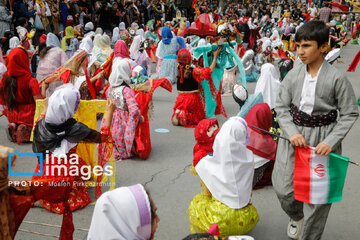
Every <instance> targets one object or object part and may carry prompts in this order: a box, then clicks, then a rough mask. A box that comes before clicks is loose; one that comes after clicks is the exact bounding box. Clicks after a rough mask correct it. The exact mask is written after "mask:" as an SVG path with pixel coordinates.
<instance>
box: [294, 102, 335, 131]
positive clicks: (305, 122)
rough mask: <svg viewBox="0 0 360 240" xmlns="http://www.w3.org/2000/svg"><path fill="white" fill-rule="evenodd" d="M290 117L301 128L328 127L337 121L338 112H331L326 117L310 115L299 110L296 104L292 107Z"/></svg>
mask: <svg viewBox="0 0 360 240" xmlns="http://www.w3.org/2000/svg"><path fill="white" fill-rule="evenodd" d="M290 115H291V116H292V118H293V122H294V123H295V124H296V125H297V126H301V127H321V126H327V125H329V124H331V123H333V122H335V121H336V118H337V111H336V110H331V111H330V112H329V113H328V114H324V115H309V114H307V113H305V112H303V111H301V110H299V109H298V108H297V107H296V106H295V105H294V104H291V105H290Z"/></svg>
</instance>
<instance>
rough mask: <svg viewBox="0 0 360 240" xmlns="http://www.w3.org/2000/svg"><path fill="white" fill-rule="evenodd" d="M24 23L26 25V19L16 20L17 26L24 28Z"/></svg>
mask: <svg viewBox="0 0 360 240" xmlns="http://www.w3.org/2000/svg"><path fill="white" fill-rule="evenodd" d="M25 23H27V20H26V18H24V17H21V18H19V19H18V24H19V25H20V26H22V27H24V25H25Z"/></svg>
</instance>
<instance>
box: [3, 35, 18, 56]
mask: <svg viewBox="0 0 360 240" xmlns="http://www.w3.org/2000/svg"><path fill="white" fill-rule="evenodd" d="M19 45H20V40H19V38H18V37H12V38H10V42H9V50H8V51H7V53H6V54H9V52H10V51H11V50H13V49H14V48H17V47H18V46H19Z"/></svg>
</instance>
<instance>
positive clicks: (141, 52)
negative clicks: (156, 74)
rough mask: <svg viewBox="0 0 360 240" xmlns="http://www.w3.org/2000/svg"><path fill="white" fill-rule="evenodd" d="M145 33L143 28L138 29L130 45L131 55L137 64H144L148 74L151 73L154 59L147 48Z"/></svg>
mask: <svg viewBox="0 0 360 240" xmlns="http://www.w3.org/2000/svg"><path fill="white" fill-rule="evenodd" d="M144 36H145V33H144V30H143V29H139V30H137V31H136V36H135V37H134V40H133V42H132V44H131V46H130V57H131V58H132V59H133V60H134V61H135V62H136V64H137V65H143V66H145V68H146V69H147V74H148V76H150V75H151V68H152V61H151V58H150V57H149V55H148V53H147V49H146V48H145V44H148V42H145V37H144Z"/></svg>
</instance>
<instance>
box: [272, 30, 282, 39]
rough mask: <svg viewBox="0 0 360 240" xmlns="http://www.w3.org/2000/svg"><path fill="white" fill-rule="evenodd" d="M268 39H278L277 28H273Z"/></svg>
mask: <svg viewBox="0 0 360 240" xmlns="http://www.w3.org/2000/svg"><path fill="white" fill-rule="evenodd" d="M270 39H271V41H274V40H276V39H280V35H279V32H278V30H276V29H274V30H273V32H272V34H271V37H270Z"/></svg>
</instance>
